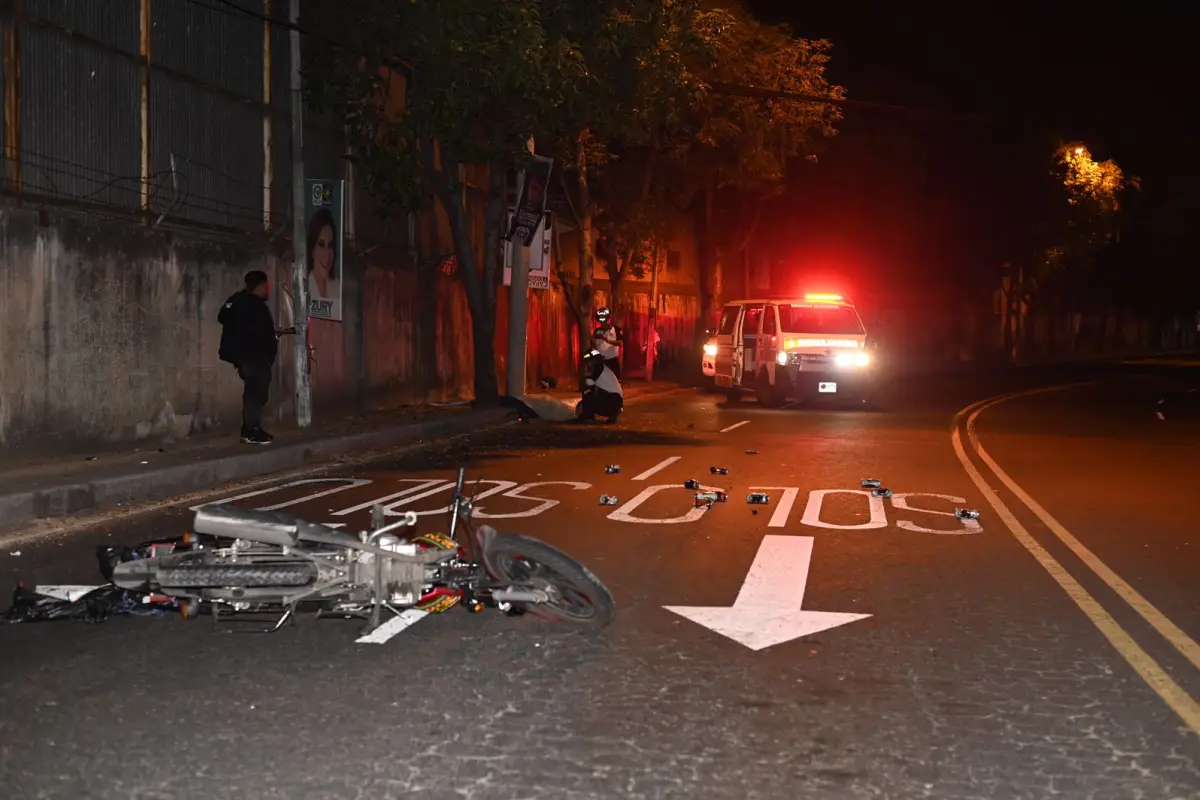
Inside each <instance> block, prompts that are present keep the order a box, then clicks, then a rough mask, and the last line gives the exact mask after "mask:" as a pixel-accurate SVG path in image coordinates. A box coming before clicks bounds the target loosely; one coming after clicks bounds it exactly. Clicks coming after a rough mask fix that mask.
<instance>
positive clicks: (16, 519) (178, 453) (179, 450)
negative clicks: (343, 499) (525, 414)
mask: <svg viewBox="0 0 1200 800" xmlns="http://www.w3.org/2000/svg"><path fill="white" fill-rule="evenodd" d="M515 420H516V414H514V413H513V412H512V411H510V410H508V409H503V408H493V409H480V410H476V409H472V408H470V407H469V406H465V405H464V406H426V407H422V408H419V409H406V410H400V411H392V412H390V413H376V414H371V415H368V416H366V417H353V418H347V419H342V420H337V421H334V422H331V423H325V424H319V423H318V424H315V425H314V426H313V427H311V428H308V429H305V430H295V429H293V430H277V431H276V432H275V435H276V441H275V442H273V443H272V444H270V445H266V446H256V445H249V444H242V443H241V442H240V441H238V439H237V438H236V437H234V436H232V435H230V434H229V433H222V434H202V435H199V436H194V437H188V438H187V439H183V440H180V441H179V442H178V443H176V444H172V445H167V446H162V447H159V446H158V445H157V443H148V444H146V445H144V446H142V447H141V448H139V449H126V450H122V451H119V452H109V453H103V454H98V455H93V456H59V457H54V458H49V459H45V460H40V461H36V462H28V463H25V464H18V465H8V466H7V468H6V469H4V470H2V471H0V531H5V530H11V529H13V528H17V527H20V526H22V525H26V524H29V523H31V522H35V521H37V520H43V519H50V518H54V517H66V516H73V515H77V514H84V513H87V512H91V511H102V510H107V509H113V508H118V507H127V506H132V505H137V504H139V503H149V502H154V501H158V500H165V499H168V498H171V497H175V496H177V495H185V494H188V493H191V492H197V491H201V490H204V489H208V488H211V487H214V486H220V485H221V484H223V483H229V482H231V481H238V480H245V479H247V478H254V477H258V476H261V475H268V474H271V473H274V472H283V471H286V470H292V469H297V468H300V467H304V466H306V465H312V466H316V465H319V464H320V463H321V462H323V461H329V460H332V459H335V458H337V457H339V456H346V455H355V454H360V453H367V452H369V451H372V450H380V449H386V448H390V447H398V446H402V445H406V444H417V443H419V442H421V441H424V440H429V439H437V438H441V437H445V436H455V435H459V434H463V433H468V432H472V431H479V430H486V429H489V428H495V427H498V426H500V425H504V424H506V423H508V422H510V421H515Z"/></svg>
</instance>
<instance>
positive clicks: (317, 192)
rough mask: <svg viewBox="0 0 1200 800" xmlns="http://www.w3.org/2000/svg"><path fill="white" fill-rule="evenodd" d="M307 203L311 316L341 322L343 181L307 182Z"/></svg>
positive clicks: (309, 311)
mask: <svg viewBox="0 0 1200 800" xmlns="http://www.w3.org/2000/svg"><path fill="white" fill-rule="evenodd" d="M305 183H306V184H307V185H308V196H307V198H306V199H305V203H304V223H305V225H304V227H305V231H306V234H307V235H306V236H305V238H306V240H307V241H306V242H305V244H306V246H307V253H306V255H307V257H308V260H307V264H308V315H309V316H310V317H316V318H318V319H329V320H334V321H337V322H340V321H341V319H342V222H343V220H342V207H343V206H342V199H343V198H342V194H343V191H344V182H343V181H326V180H313V179H309V180H307V181H305Z"/></svg>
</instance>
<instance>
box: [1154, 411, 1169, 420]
mask: <svg viewBox="0 0 1200 800" xmlns="http://www.w3.org/2000/svg"><path fill="white" fill-rule="evenodd" d="M1154 416H1156V417H1158V418H1159V419H1161V420H1163V421H1166V419H1167V418H1166V417H1165V416H1163V413H1162V412H1161V411H1155V412H1154Z"/></svg>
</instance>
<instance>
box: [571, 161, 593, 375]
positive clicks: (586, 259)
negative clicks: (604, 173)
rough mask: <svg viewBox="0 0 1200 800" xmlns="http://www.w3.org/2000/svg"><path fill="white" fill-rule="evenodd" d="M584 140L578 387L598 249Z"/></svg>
mask: <svg viewBox="0 0 1200 800" xmlns="http://www.w3.org/2000/svg"><path fill="white" fill-rule="evenodd" d="M583 145H584V141H583V139H582V138H580V140H579V155H578V164H579V176H578V179H579V314H578V320H577V321H578V323H579V328H578V330H579V365H578V368H577V373H576V374H577V375H578V378H579V391H580V392H583V390H584V389H585V388H586V384H585V383H584V373H583V354H584V353H586V352H588V351H589V350H591V349H592V331H591V323H592V271H593V269H594V264H595V262H596V251H595V247H594V245H593V243H592V197H591V193H590V192H589V191H588V172H587V156H586V154H585V152H584V146H583Z"/></svg>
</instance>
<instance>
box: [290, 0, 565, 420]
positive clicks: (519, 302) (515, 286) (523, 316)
mask: <svg viewBox="0 0 1200 800" xmlns="http://www.w3.org/2000/svg"><path fill="white" fill-rule="evenodd" d="M294 1H295V0H293V2H294ZM528 147H529V154H530V155H533V137H530V138H529V143H528ZM524 185H525V171H524V170H522V171H521V173H520V174H519V176H518V177H517V199H518V200H519V199H520V197H521V187H522V186H524ZM544 224H545V222H544V221H543V222H541V223H539V225H538V227H539V228H540V227H541V226H542V225H544ZM536 231H537V229H535V231H534V232H535V234H536ZM534 244H535V245H537V246H539V247H540V246H541V239H540V238H538V237H537V236H535V237H534ZM512 254H513V265H512V282H511V284H510V285H509V287H508V375H507V376H506V384H507V390H508V395H509V397H516V398H522V397H524V396H525V345H526V334H527V333H528V321H529V248H528V247H526V246H525V243H524V242H519V241H517V239H516V238H515V237H514V238H513V240H512Z"/></svg>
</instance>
